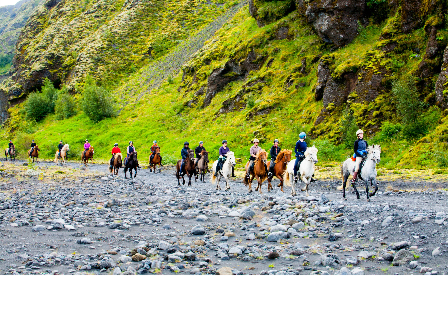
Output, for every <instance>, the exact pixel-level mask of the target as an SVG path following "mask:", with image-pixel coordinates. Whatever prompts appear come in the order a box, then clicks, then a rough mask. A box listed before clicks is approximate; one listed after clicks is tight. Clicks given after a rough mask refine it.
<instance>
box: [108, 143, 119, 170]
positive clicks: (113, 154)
mask: <svg viewBox="0 0 448 336" xmlns="http://www.w3.org/2000/svg"><path fill="white" fill-rule="evenodd" d="M117 153H121V149H120V148H119V147H118V144H117V143H116V144H115V145H114V148H112V158H111V159H110V169H112V168H113V166H114V156H115V154H117Z"/></svg>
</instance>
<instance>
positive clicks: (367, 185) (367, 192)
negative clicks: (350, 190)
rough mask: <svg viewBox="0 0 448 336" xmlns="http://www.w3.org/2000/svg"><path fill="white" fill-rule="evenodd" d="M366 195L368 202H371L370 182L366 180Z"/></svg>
mask: <svg viewBox="0 0 448 336" xmlns="http://www.w3.org/2000/svg"><path fill="white" fill-rule="evenodd" d="M366 194H367V202H370V195H369V180H367V179H366Z"/></svg>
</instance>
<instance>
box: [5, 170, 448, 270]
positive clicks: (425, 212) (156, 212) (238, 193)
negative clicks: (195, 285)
mask: <svg viewBox="0 0 448 336" xmlns="http://www.w3.org/2000/svg"><path fill="white" fill-rule="evenodd" d="M208 180H209V179H207V182H206V183H201V182H197V183H193V185H192V187H187V186H181V187H178V186H177V180H176V178H175V176H174V171H173V170H172V169H170V168H167V169H164V170H163V171H162V173H160V174H153V173H150V172H149V170H146V169H141V170H139V173H138V176H137V178H136V179H135V181H134V182H131V181H130V180H125V179H124V178H123V172H122V171H120V174H119V176H118V177H110V176H109V174H108V172H107V166H105V165H91V166H89V167H88V168H87V169H84V168H81V166H80V165H79V163H76V164H75V163H69V164H67V165H66V166H65V167H64V168H61V167H59V166H55V165H54V164H52V163H38V164H36V165H33V166H32V167H31V166H23V162H16V163H15V164H10V163H2V166H1V167H0V188H1V193H0V274H148V275H151V274H235V275H242V274H262V275H264V274H266V275H307V274H317V275H318V274H321V275H325V274H341V275H345V274H347V275H363V274H425V275H434V274H447V273H448V253H447V247H448V236H447V233H448V232H447V226H448V208H447V205H448V204H447V200H448V191H447V183H446V182H443V181H441V182H437V183H434V182H428V181H404V180H397V181H393V182H392V181H388V182H385V181H382V182H381V184H380V191H379V193H378V195H377V196H375V197H373V198H372V200H371V202H370V203H367V202H366V200H365V194H362V197H361V200H357V199H356V197H355V195H354V194H353V193H352V192H351V190H350V192H349V193H348V200H347V201H343V200H342V197H341V192H340V191H338V190H337V187H338V186H339V185H340V180H339V179H334V180H320V181H318V182H316V183H314V184H312V187H311V189H310V190H311V193H310V197H306V196H305V195H300V196H298V197H292V196H290V188H286V189H285V191H286V192H285V193H281V192H280V190H279V189H278V188H276V189H275V191H274V192H271V193H267V187H266V185H265V186H264V188H263V194H261V195H260V194H259V193H255V192H254V193H251V194H250V193H248V191H247V188H246V187H245V186H244V185H243V184H242V183H241V179H236V180H233V181H232V182H231V189H230V191H219V192H216V190H215V186H213V185H212V184H211V183H210V182H208ZM276 184H277V181H276V183H275V186H276Z"/></svg>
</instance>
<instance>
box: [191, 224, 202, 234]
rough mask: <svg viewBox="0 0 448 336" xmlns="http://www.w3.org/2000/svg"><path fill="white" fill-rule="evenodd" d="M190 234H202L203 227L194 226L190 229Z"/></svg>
mask: <svg viewBox="0 0 448 336" xmlns="http://www.w3.org/2000/svg"><path fill="white" fill-rule="evenodd" d="M191 234H193V235H195V236H201V235H204V234H205V229H204V228H203V227H202V226H200V225H198V226H195V227H194V228H193V229H191Z"/></svg>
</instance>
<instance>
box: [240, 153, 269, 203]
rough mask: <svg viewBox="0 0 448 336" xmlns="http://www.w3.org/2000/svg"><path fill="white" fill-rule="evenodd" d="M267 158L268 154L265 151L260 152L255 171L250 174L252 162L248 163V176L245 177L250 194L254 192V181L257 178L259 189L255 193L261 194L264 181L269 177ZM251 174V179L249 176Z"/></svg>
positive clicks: (245, 183) (256, 159)
mask: <svg viewBox="0 0 448 336" xmlns="http://www.w3.org/2000/svg"><path fill="white" fill-rule="evenodd" d="M267 157H268V154H267V153H266V151H265V150H264V149H260V151H259V152H258V154H257V157H256V158H255V164H254V169H253V171H251V172H250V174H249V166H250V161H249V162H248V163H246V176H245V177H244V185H246V186H249V192H252V181H253V180H254V178H257V181H258V185H257V189H255V191H257V190H258V191H259V192H260V194H261V185H262V183H263V182H264V180H266V179H267V177H268V168H267V166H266V164H267ZM248 174H249V178H248V176H247V175H248Z"/></svg>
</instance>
